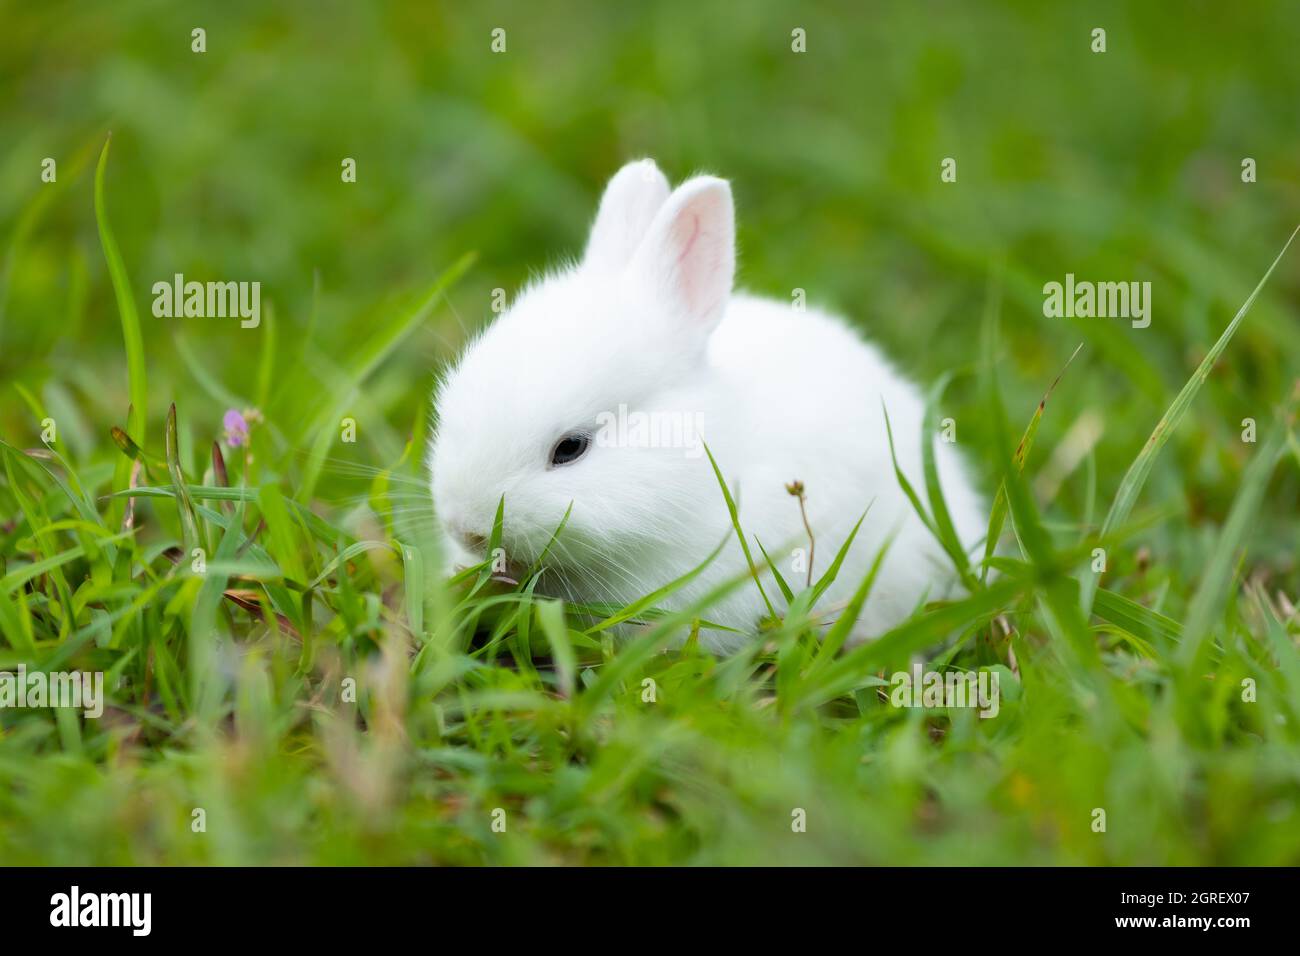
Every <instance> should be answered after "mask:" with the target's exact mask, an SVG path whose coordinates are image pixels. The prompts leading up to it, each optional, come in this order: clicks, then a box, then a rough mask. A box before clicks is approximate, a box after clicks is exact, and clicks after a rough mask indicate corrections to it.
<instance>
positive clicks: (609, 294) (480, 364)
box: [430, 160, 984, 651]
mask: <svg viewBox="0 0 1300 956" xmlns="http://www.w3.org/2000/svg"><path fill="white" fill-rule="evenodd" d="M734 264H735V234H734V212H733V208H732V199H731V190H730V187H729V186H728V184H727V183H726V182H725V181H724V180H721V179H715V178H713V177H709V176H697V177H695V178H693V179H690V180H688V181H687V182H685V183H684V184H682V185H681V186H679V187H678V188H677V189H676V191H674V192H672V193H671V194H670V192H669V186H668V182H667V180H666V179H665V178H664V176H663V174H662V173H661V172H660V171H659V170H658V168H657V167H656V166H655V165H654V163H653V162H651V161H649V160H641V161H639V162H634V163H630V164H628V165H627V166H625V167H623V169H622V170H620V171H619V172H618V174H617V175H615V176H614V178H613V179H612V180H611V181H610V183H609V185H608V187H607V188H606V191H605V195H604V198H603V199H602V201H601V205H600V210H599V213H598V214H597V217H596V221H595V223H594V225H593V227H592V233H591V238H590V240H589V243H588V247H587V251H586V253H585V255H584V257H583V260H582V262H580V263H579V264H578V265H576V266H573V267H571V268H566V269H564V270H562V271H560V272H558V273H556V274H553V275H550V276H548V277H546V278H544V279H542V280H541V281H539V282H537V283H535V284H533V285H532V286H530V287H529V288H528V289H526V290H525V291H524V292H523V293H522V294H521V295H520V296H519V297H518V300H517V301H516V302H514V303H513V305H512V307H511V308H510V309H509V310H508V311H507V312H506V313H505V314H504V315H502V316H501V317H500V318H499V319H498V320H497V321H496V322H495V323H493V324H492V325H491V326H490V327H489V328H488V329H487V330H486V331H484V332H483V333H482V334H481V335H479V336H478V338H477V339H476V340H475V341H474V342H472V343H471V344H470V345H469V347H468V348H467V349H466V350H465V353H464V354H463V355H462V357H461V359H460V361H459V363H458V364H457V365H456V366H455V367H454V368H453V369H452V370H451V371H450V372H449V373H448V374H447V375H446V376H445V378H444V379H443V380H442V381H441V382H440V385H439V388H438V389H437V394H436V398H435V403H434V405H435V412H436V415H437V431H436V436H435V438H434V441H433V446H432V450H431V456H430V466H431V470H432V482H433V497H434V504H435V510H436V512H437V514H438V518H439V520H440V522H441V524H442V527H443V528H444V529H445V530H446V532H447V539H448V547H449V550H450V555H451V558H452V562H453V563H454V564H462V565H467V564H474V563H478V562H480V561H482V560H483V559H484V557H485V555H484V554H483V553H482V548H483V539H485V538H486V536H487V535H488V534H489V532H490V530H491V527H492V524H493V517H494V515H495V512H496V508H497V502H498V500H499V499H500V498H501V496H502V495H503V494H504V495H505V520H504V523H503V537H502V546H503V548H504V550H505V553H506V555H507V557H508V558H509V560H510V562H511V565H512V566H513V567H516V568H519V567H527V566H528V565H530V564H531V563H532V562H533V561H534V560H535V559H536V558H537V556H538V555H539V553H540V552H541V550H542V549H543V548H544V547H545V546H546V545H547V543H548V542H549V541H550V540H551V536H552V534H553V532H554V531H555V528H556V527H557V525H558V524H559V523H560V520H561V518H562V517H563V516H564V513H565V510H566V509H567V508H568V507H569V505H570V502H572V506H573V508H572V515H571V516H570V519H569V522H568V524H567V526H566V527H565V529H564V532H563V534H562V535H561V536H560V538H559V539H558V540H557V541H556V543H555V544H554V545H553V546H552V549H551V551H550V553H549V554H548V555H547V559H546V565H547V570H546V571H545V572H544V573H543V575H542V577H541V579H540V580H539V582H538V590H539V591H540V592H542V593H550V594H554V595H556V596H560V597H564V598H567V599H569V600H572V601H577V602H581V603H610V604H614V605H617V606H620V607H621V606H624V605H626V604H628V603H630V602H631V601H633V600H635V599H637V598H639V597H642V596H643V595H646V594H648V593H650V592H651V591H653V590H655V589H657V588H659V587H660V586H662V585H664V584H666V583H668V582H669V581H671V580H673V579H675V578H677V577H679V576H681V575H683V574H685V573H686V572H687V571H689V570H690V569H691V568H693V567H695V566H696V565H698V564H699V563H700V562H701V561H703V560H704V559H705V558H706V557H707V556H708V555H709V553H710V552H711V551H712V550H713V549H714V548H715V547H716V546H717V545H718V544H719V543H720V542H721V541H722V540H723V539H724V537H726V535H727V534H728V532H729V529H730V527H731V524H730V516H729V515H728V512H727V508H726V505H725V503H724V500H723V497H722V493H721V490H720V489H719V487H718V484H717V480H716V478H715V476H714V473H713V469H712V466H711V465H710V463H709V460H708V458H707V456H704V455H702V454H699V453H698V452H699V449H698V447H695V448H692V447H689V446H688V447H675V448H672V447H635V446H634V445H635V443H622V444H620V443H593V444H592V446H591V447H590V448H589V450H588V451H587V452H586V453H585V455H583V456H582V457H580V458H579V459H578V460H576V461H573V462H571V463H568V464H563V465H558V466H554V467H552V466H551V460H550V458H551V452H552V449H553V448H554V447H555V445H556V443H557V442H558V441H559V440H560V439H561V438H562V437H563V436H564V435H566V434H569V433H572V432H575V431H587V432H592V431H594V430H595V429H596V423H597V421H598V416H599V415H600V414H601V413H614V412H616V411H617V409H618V408H619V406H620V405H623V406H626V408H627V409H629V410H632V411H633V412H636V411H643V412H654V413H667V414H669V415H680V416H682V418H681V420H682V421H685V422H688V423H691V422H693V423H698V425H699V432H700V434H701V436H702V438H703V441H704V442H706V443H707V444H708V446H709V448H710V449H711V450H712V452H713V455H714V457H715V458H716V460H717V462H718V465H719V467H720V468H721V470H722V472H723V475H724V476H725V478H726V479H727V482H728V484H729V485H730V486H731V488H732V491H733V494H734V495H735V497H736V499H737V501H738V504H739V509H740V520H741V523H742V525H743V527H744V529H745V531H746V533H747V535H748V537H749V546H750V550H751V551H752V552H753V554H754V557H755V560H756V561H757V562H758V564H759V567H760V569H761V572H762V574H761V576H762V578H763V579H764V586H765V587H766V589H767V591H768V593H769V596H770V597H771V598H772V600H773V603H774V604H775V605H776V607H777V608H778V609H780V608H781V607H782V606H783V601H782V597H781V594H780V592H779V590H778V588H777V587H776V586H775V583H774V582H773V580H772V578H771V575H770V572H768V571H767V569H766V568H765V566H764V562H763V560H762V558H761V556H760V553H759V552H758V550H757V548H756V547H755V539H757V540H759V541H762V543H763V545H764V546H765V547H766V548H767V549H768V551H769V553H770V554H771V555H772V558H773V560H774V561H775V562H777V566H778V568H780V569H781V571H782V573H783V575H784V576H785V578H786V579H787V581H789V582H790V583H791V585H792V586H794V585H795V584H796V583H797V584H798V585H800V586H801V585H802V584H803V579H804V575H803V574H802V573H799V572H797V571H795V570H793V562H792V552H793V549H796V548H804V549H805V550H806V549H807V547H808V541H807V535H806V532H805V530H804V526H803V520H802V518H801V516H800V510H799V502H798V501H797V500H796V499H795V498H794V497H792V496H791V495H790V493H789V492H788V491H787V490H786V485H787V484H788V483H790V482H791V481H794V480H796V479H797V480H799V481H801V482H802V483H803V485H804V487H805V489H806V497H807V510H808V520H809V523H810V524H811V526H812V530H813V533H814V536H815V539H816V566H815V568H814V578H815V577H816V576H817V575H818V574H820V573H821V572H822V571H824V570H825V568H826V567H827V565H828V564H829V562H830V561H831V559H832V558H833V556H834V555H835V554H836V552H837V551H838V550H839V548H840V546H841V545H842V544H843V542H844V540H845V538H846V537H847V535H848V534H849V532H850V530H851V529H852V527H853V525H854V523H855V522H856V521H857V519H858V517H859V516H860V515H861V514H862V513H863V511H864V510H866V509H867V507H868V505H870V506H871V510H870V513H869V514H868V515H867V519H866V521H864V522H863V524H862V528H861V530H860V531H859V533H858V536H857V538H856V540H855V541H854V543H853V546H852V548H851V549H850V551H849V554H848V557H847V559H846V560H845V562H844V566H843V567H842V568H841V569H840V572H839V575H838V577H837V579H836V581H835V583H834V585H833V586H832V587H831V588H830V590H829V591H828V592H827V593H826V594H825V595H824V596H823V597H822V599H821V602H820V605H819V609H820V610H823V611H825V612H826V614H827V618H828V619H830V618H833V617H834V616H835V613H836V611H837V610H838V609H839V608H840V607H842V606H843V604H844V603H845V602H846V601H847V599H848V598H849V596H850V595H851V594H852V593H853V591H854V589H855V588H856V586H857V585H858V584H859V582H860V581H861V580H862V578H863V576H864V575H865V574H866V572H867V570H868V568H869V567H870V565H871V562H872V560H873V559H874V557H875V555H876V553H877V551H878V549H879V548H880V547H881V546H882V545H883V544H884V543H885V541H886V539H888V538H890V537H892V538H893V541H892V544H891V545H890V548H889V551H888V553H887V555H886V557H885V559H884V563H883V565H882V567H881V570H880V574H879V577H878V578H877V580H876V583H875V586H874V589H873V591H872V594H871V597H870V599H869V600H868V602H867V604H866V606H865V608H864V610H863V612H862V614H861V616H860V618H859V620H858V622H857V624H856V625H855V627H854V631H853V634H854V637H855V638H858V639H861V638H864V637H869V636H872V635H875V634H878V633H880V632H882V631H883V630H885V629H887V628H889V627H890V626H892V625H894V624H896V623H898V622H899V621H900V620H902V619H903V618H905V617H906V616H907V615H908V614H910V613H911V612H912V611H913V610H914V609H915V608H916V607H917V606H918V605H919V604H920V603H921V602H923V601H924V600H926V599H933V598H937V597H941V596H942V595H943V594H944V593H946V592H947V591H948V590H949V589H950V588H951V587H952V586H953V578H954V574H953V569H952V563H951V561H950V560H949V559H948V557H947V556H946V555H945V554H944V552H943V550H942V548H941V547H940V545H939V544H938V542H937V541H936V540H935V539H934V537H933V535H931V533H930V532H929V531H928V530H927V529H926V528H925V527H924V526H923V525H922V523H921V522H920V520H919V519H918V518H917V516H916V514H915V513H914V511H913V509H912V507H911V505H910V503H909V502H908V501H907V499H906V497H905V496H904V494H903V492H902V490H901V489H900V487H899V485H898V481H897V479H896V477H895V475H894V470H893V465H892V462H891V460H890V454H889V444H888V440H887V438H886V433H885V420H884V415H883V413H882V410H881V406H882V401H883V405H884V407H885V408H886V409H887V410H888V412H889V417H890V422H891V424H892V426H893V436H894V445H895V449H896V451H897V454H898V460H899V464H900V466H901V467H902V469H903V471H904V473H905V474H906V475H907V476H908V478H909V480H910V481H911V482H912V484H913V485H914V487H918V488H922V487H923V486H924V481H923V476H922V468H921V445H920V441H921V429H922V413H923V402H922V398H921V396H920V394H919V393H918V391H917V389H916V388H915V387H914V386H913V385H912V384H911V383H909V382H908V381H906V380H905V379H904V378H902V377H901V376H900V375H899V374H898V373H897V372H895V371H894V370H893V369H892V368H891V367H890V366H889V364H888V363H887V362H886V361H885V360H884V359H883V358H882V357H881V355H880V354H879V353H878V352H877V351H876V349H875V348H873V347H872V346H870V345H868V344H866V343H865V342H863V341H862V339H861V338H859V337H858V335H857V334H856V333H855V332H853V331H852V330H851V329H850V328H848V327H847V326H846V325H844V324H843V323H842V322H841V321H840V320H839V319H837V318H835V317H833V316H830V315H827V314H826V313H824V312H819V311H817V310H816V309H812V308H809V309H807V310H806V311H797V310H795V309H794V308H792V307H791V305H790V303H788V302H780V301H775V300H766V299H761V298H757V297H754V296H750V295H745V294H742V293H735V294H733V292H732V276H733V271H734ZM935 455H936V460H937V464H938V470H939V476H940V480H941V484H942V487H943V491H944V495H945V498H946V500H947V503H948V507H949V510H950V512H951V514H952V517H953V523H954V525H955V526H956V529H957V532H958V535H959V536H960V537H961V539H962V542H963V543H964V544H965V545H966V546H968V547H969V546H971V545H973V544H974V543H976V542H977V540H978V539H979V537H980V535H981V533H982V530H983V524H984V521H983V518H982V514H983V507H982V503H981V501H980V497H979V495H978V494H977V493H976V491H975V490H974V489H973V487H972V485H971V483H970V481H969V480H968V478H967V475H966V472H965V469H964V467H963V464H962V462H961V460H960V458H959V456H958V455H957V453H956V452H955V450H954V449H953V447H952V446H951V445H950V444H947V443H944V442H936V448H935ZM476 536H477V537H476ZM744 571H745V559H744V555H743V553H742V551H741V548H740V545H739V543H738V542H737V541H736V540H735V539H734V537H733V538H732V540H729V541H727V543H726V545H725V547H724V548H723V550H722V553H721V554H720V555H719V556H718V557H717V558H716V559H715V560H714V561H713V563H712V564H711V565H710V566H709V567H708V569H707V570H706V571H705V572H704V573H703V574H702V575H700V576H699V577H697V578H696V579H695V580H694V581H692V582H691V583H690V584H689V585H688V586H686V587H685V588H683V589H681V590H679V591H677V592H676V593H674V594H673V595H672V596H671V597H670V598H668V599H666V600H665V601H664V602H663V604H664V605H665V606H667V607H669V608H676V607H682V606H685V605H686V604H687V603H689V602H692V601H695V600H696V599H698V598H699V597H701V596H702V595H703V594H704V593H706V592H707V591H709V590H710V589H712V588H714V587H716V586H717V585H718V584H719V583H721V582H723V581H726V580H728V579H730V578H733V577H735V576H737V575H740V574H743V573H744ZM765 613H766V608H765V606H764V604H763V602H762V598H761V597H760V595H759V593H758V591H757V589H756V587H755V586H754V584H753V583H752V582H747V583H746V584H745V585H742V586H741V587H740V588H738V589H736V590H733V591H732V592H731V593H730V595H729V596H728V597H726V598H725V599H724V600H722V601H721V603H719V604H715V605H713V606H711V607H708V608H707V609H706V610H705V611H704V612H703V615H704V616H705V617H706V618H707V619H708V620H710V621H716V622H717V623H719V624H723V625H728V626H730V627H734V628H739V629H742V630H743V631H745V633H748V634H752V633H754V629H755V625H756V624H757V623H758V622H759V620H760V619H761V617H762V616H763V615H764V614H765ZM744 639H745V638H744V637H742V636H739V635H737V634H734V633H731V632H727V631H719V630H709V629H706V630H704V631H702V632H701V641H702V642H703V643H705V644H706V645H707V646H709V647H711V648H713V649H715V650H721V651H726V650H730V649H734V648H735V647H736V646H738V644H739V643H741V642H743V640H744Z"/></svg>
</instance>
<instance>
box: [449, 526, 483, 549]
mask: <svg viewBox="0 0 1300 956" xmlns="http://www.w3.org/2000/svg"><path fill="white" fill-rule="evenodd" d="M455 534H456V540H458V541H459V542H460V543H461V544H462V545H463V546H464V547H465V550H466V551H468V552H470V554H482V553H483V551H485V550H486V549H487V538H485V537H483V535H481V534H479V533H478V532H477V531H466V530H465V529H464V528H457V529H456V531H455Z"/></svg>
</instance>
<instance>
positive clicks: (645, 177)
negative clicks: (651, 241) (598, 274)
mask: <svg viewBox="0 0 1300 956" xmlns="http://www.w3.org/2000/svg"><path fill="white" fill-rule="evenodd" d="M667 199H668V180H667V179H666V178H665V177H664V174H663V173H661V172H660V171H659V167H658V166H656V165H655V164H654V160H650V159H641V160H637V161H636V162H632V163H628V164H627V165H625V166H624V167H623V168H622V169H620V170H619V171H618V172H617V173H615V174H614V176H613V178H612V179H610V181H609V185H607V186H606V187H605V194H604V195H603V196H602V197H601V199H600V209H599V210H598V211H597V213H596V221H595V222H593V223H592V225H591V236H590V237H589V238H588V239H587V251H586V252H585V253H584V254H583V258H582V262H583V265H584V266H587V267H590V268H594V269H599V270H603V271H609V272H614V271H617V270H619V269H622V268H623V267H624V266H626V265H627V264H628V262H629V261H630V260H631V259H632V255H633V254H634V253H635V252H636V250H637V247H638V246H639V245H640V244H641V240H642V239H643V238H644V237H645V234H646V230H647V229H649V228H650V223H652V222H653V221H654V217H655V213H657V212H658V211H659V208H660V207H661V206H663V204H664V202H665V201H666V200H667Z"/></svg>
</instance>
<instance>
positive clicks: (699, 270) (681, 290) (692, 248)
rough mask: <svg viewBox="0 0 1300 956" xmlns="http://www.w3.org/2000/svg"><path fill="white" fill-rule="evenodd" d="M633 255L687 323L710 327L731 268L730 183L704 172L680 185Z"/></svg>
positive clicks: (724, 300)
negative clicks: (653, 274)
mask: <svg viewBox="0 0 1300 956" xmlns="http://www.w3.org/2000/svg"><path fill="white" fill-rule="evenodd" d="M638 256H639V257H643V258H644V259H645V262H646V265H647V267H648V268H649V269H650V270H651V271H652V273H655V274H657V276H658V279H659V281H660V283H661V284H662V287H663V288H664V290H665V291H666V292H667V294H668V296H669V299H670V301H671V303H672V305H674V306H676V311H678V312H680V313H682V314H683V315H684V316H685V318H686V319H687V320H688V321H689V323H690V324H691V325H693V326H696V327H700V326H703V327H705V328H710V329H711V328H712V327H713V325H715V324H716V323H717V322H718V320H719V319H721V318H722V313H723V310H724V309H725V307H726V304H727V299H728V298H729V297H730V295H731V284H732V279H733V277H734V274H735V269H736V223H735V212H734V210H733V207H732V201H731V188H730V187H729V186H728V185H727V183H726V182H725V181H724V180H721V179H714V178H712V177H708V176H701V177H699V178H697V179H692V180H691V181H690V182H688V183H686V184H685V185H683V186H682V187H680V188H679V189H678V190H677V192H676V193H674V194H673V195H672V197H671V198H670V199H669V200H668V203H667V205H666V206H664V208H663V209H662V210H660V212H659V217H658V218H657V219H656V220H655V224H654V225H653V226H651V229H650V234H649V235H648V236H646V240H645V244H644V245H643V246H642V248H641V251H640V252H638Z"/></svg>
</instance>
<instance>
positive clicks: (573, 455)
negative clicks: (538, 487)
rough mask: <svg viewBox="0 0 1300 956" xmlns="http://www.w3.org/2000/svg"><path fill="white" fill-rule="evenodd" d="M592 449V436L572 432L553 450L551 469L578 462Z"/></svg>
mask: <svg viewBox="0 0 1300 956" xmlns="http://www.w3.org/2000/svg"><path fill="white" fill-rule="evenodd" d="M590 447H591V436H590V435H585V434H582V433H581V432H572V433H570V434H568V435H565V436H564V437H563V438H561V439H560V440H559V441H558V442H557V443H556V445H555V447H554V448H553V449H552V450H551V467H552V468H554V467H556V466H557V465H567V464H569V462H572V461H577V460H578V459H579V458H581V457H582V456H583V455H585V454H586V453H587V449H588V448H590Z"/></svg>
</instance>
